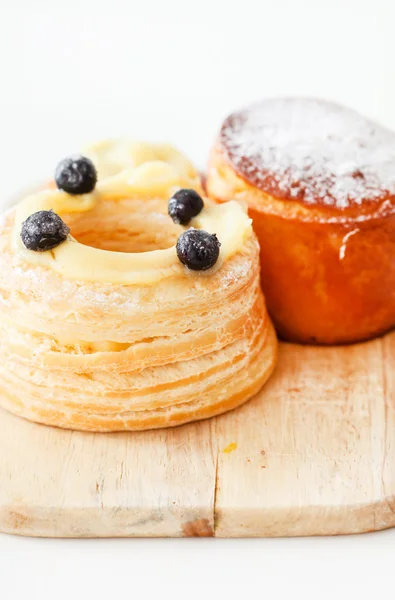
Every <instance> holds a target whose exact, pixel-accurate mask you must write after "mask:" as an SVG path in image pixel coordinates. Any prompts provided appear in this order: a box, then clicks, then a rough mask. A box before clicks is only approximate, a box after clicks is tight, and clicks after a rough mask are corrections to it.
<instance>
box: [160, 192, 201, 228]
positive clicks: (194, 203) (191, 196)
mask: <svg viewBox="0 0 395 600" xmlns="http://www.w3.org/2000/svg"><path fill="white" fill-rule="evenodd" d="M203 206H204V203H203V200H202V198H201V196H199V194H198V193H197V192H195V190H186V189H184V190H178V192H176V193H175V194H174V196H173V197H172V198H170V200H169V208H168V211H169V215H170V216H171V218H172V219H173V221H174V223H177V224H179V225H187V223H189V221H190V220H191V219H192V217H196V215H198V214H199V213H200V211H201V210H202V208H203Z"/></svg>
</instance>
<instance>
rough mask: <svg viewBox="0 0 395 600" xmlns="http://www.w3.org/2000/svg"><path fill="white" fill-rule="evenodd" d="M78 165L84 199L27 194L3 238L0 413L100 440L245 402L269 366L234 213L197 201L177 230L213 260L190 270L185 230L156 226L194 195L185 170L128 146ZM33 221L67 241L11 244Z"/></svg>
mask: <svg viewBox="0 0 395 600" xmlns="http://www.w3.org/2000/svg"><path fill="white" fill-rule="evenodd" d="M84 154H85V155H86V156H88V157H90V158H91V159H92V161H93V163H94V164H95V166H96V168H97V171H98V182H97V185H96V187H95V189H94V191H93V192H91V193H89V194H83V195H80V196H72V195H69V194H67V193H65V192H64V191H61V190H58V189H53V186H52V187H50V188H48V189H45V190H40V191H37V192H36V193H33V194H31V195H30V196H28V197H26V198H24V199H23V200H22V201H21V202H19V203H18V204H17V205H16V206H15V207H12V208H11V209H10V210H9V211H8V212H7V213H6V214H5V215H4V218H3V222H2V224H1V226H0V405H1V406H2V407H4V408H6V409H8V410H10V411H12V412H14V413H16V414H18V415H21V416H23V417H26V418H28V419H31V420H33V421H38V422H41V423H45V424H49V425H55V426H59V427H66V428H71V429H80V430H89V431H97V432H99V431H122V430H124V431H126V430H142V429H150V428H157V427H168V426H173V425H179V424H182V423H186V422H189V421H194V420H197V419H203V418H206V417H210V416H212V415H217V414H219V413H222V412H224V411H226V410H229V409H231V408H234V407H236V406H238V405H240V404H241V403H243V402H245V401H246V400H247V399H248V398H250V397H251V396H253V395H254V394H255V393H256V392H257V391H258V390H259V389H260V388H261V387H262V385H263V384H264V383H265V381H266V380H267V379H268V377H269V376H270V374H271V372H272V370H273V368H274V364H275V360H276V352H277V341H276V337H275V334H274V330H273V327H272V325H271V322H270V319H269V317H268V314H267V311H266V307H265V301H264V298H263V295H262V292H261V289H260V284H259V271H260V267H259V246H258V242H257V240H256V237H255V235H254V233H253V231H252V228H251V223H250V219H249V218H248V215H247V214H246V212H245V210H244V209H243V207H242V206H241V205H240V204H239V203H237V202H229V203H228V204H226V205H222V206H221V205H217V204H215V203H213V202H211V201H210V200H206V199H205V201H204V208H203V210H202V211H201V213H200V214H199V215H197V216H196V217H194V218H193V219H192V221H191V223H190V224H189V225H188V226H189V227H190V226H192V227H193V228H196V229H203V230H205V231H208V232H210V233H216V234H217V236H218V239H219V241H220V242H221V247H220V254H219V259H218V261H217V263H216V264H215V265H214V266H213V267H212V268H211V269H209V270H207V271H199V272H197V271H193V270H190V269H188V268H187V267H185V266H184V265H182V264H181V262H180V261H179V260H178V258H177V254H176V249H175V244H176V241H177V239H178V237H179V236H180V234H181V233H182V232H183V231H185V229H186V228H185V227H183V226H181V225H176V224H175V223H173V221H172V220H171V219H170V217H169V216H168V214H167V205H168V200H169V198H170V197H171V196H172V195H173V194H174V192H175V191H177V190H178V189H180V188H193V189H195V190H197V191H200V180H199V177H198V173H197V172H196V171H195V169H194V168H193V166H192V165H191V164H190V163H189V161H187V160H186V159H185V158H184V156H182V155H181V154H180V153H178V152H177V151H176V150H174V148H172V147H171V146H168V145H164V144H144V143H131V142H127V141H117V142H102V143H100V144H97V145H95V146H92V147H90V148H89V149H88V150H87V151H86V152H84ZM40 210H53V211H54V212H55V213H56V214H57V215H59V216H60V217H61V218H62V219H63V220H64V222H65V223H66V224H67V225H68V227H69V228H70V235H69V236H68V237H67V239H66V240H65V241H64V242H63V243H62V244H60V245H59V246H57V247H56V248H54V249H51V250H49V251H46V252H34V251H31V250H29V249H27V248H26V247H25V246H24V245H23V243H22V240H21V227H22V224H23V223H24V221H25V220H26V219H27V218H28V217H29V215H31V214H33V213H35V212H36V211H40Z"/></svg>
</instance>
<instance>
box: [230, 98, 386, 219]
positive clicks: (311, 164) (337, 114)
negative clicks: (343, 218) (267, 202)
mask: <svg viewBox="0 0 395 600" xmlns="http://www.w3.org/2000/svg"><path fill="white" fill-rule="evenodd" d="M220 146H221V149H222V151H223V152H224V153H225V155H226V156H227V158H228V160H229V161H230V162H231V164H232V166H233V168H234V169H235V170H236V172H237V173H238V174H239V175H240V176H241V177H243V179H245V180H246V181H247V182H249V183H250V184H252V185H254V186H255V187H257V188H259V189H261V190H262V191H264V192H267V193H268V194H270V195H273V196H276V197H278V198H290V199H291V200H298V201H300V202H304V203H306V204H315V205H325V206H328V207H334V208H338V209H345V208H347V207H352V206H356V205H361V204H363V203H365V202H371V203H372V202H373V203H378V202H380V201H381V200H384V199H385V198H387V197H388V196H392V195H395V133H393V132H392V131H389V130H388V129H385V128H384V127H382V126H380V125H378V124H376V123H375V122H373V121H370V120H368V119H366V118H365V117H362V116H361V115H359V114H358V113H357V112H355V111H353V110H351V109H349V108H345V107H342V106H339V105H337V104H334V103H331V102H324V101H322V100H315V99H307V98H284V99H271V100H264V101H263V102H259V103H257V104H254V105H252V106H250V107H248V108H247V109H245V110H242V111H240V112H236V113H233V114H232V115H230V116H229V117H228V118H227V119H226V120H225V122H224V124H223V126H222V129H221V132H220Z"/></svg>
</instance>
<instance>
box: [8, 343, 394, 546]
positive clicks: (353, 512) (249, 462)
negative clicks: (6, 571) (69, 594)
mask: <svg viewBox="0 0 395 600" xmlns="http://www.w3.org/2000/svg"><path fill="white" fill-rule="evenodd" d="M392 526H395V333H393V334H390V335H388V336H386V337H384V338H382V339H378V340H375V341H372V342H369V343H366V344H360V345H356V346H348V347H342V348H313V347H303V346H296V345H291V344H282V345H281V347H280V356H279V364H278V367H277V371H276V373H275V375H274V376H273V378H272V379H271V380H270V382H269V383H268V384H267V386H266V387H265V388H264V390H263V391H262V392H261V393H260V394H259V395H258V396H257V397H256V398H254V399H253V400H252V401H250V402H249V403H247V404H246V405H244V406H243V407H242V408H240V409H238V410H236V411H233V412H231V413H228V414H227V415H224V416H222V417H218V418H216V419H212V420H211V421H205V422H201V423H197V424H191V425H186V426H183V427H179V428H176V429H170V430H162V431H154V432H145V433H135V434H109V435H106V434H99V435H94V434H86V433H78V432H70V431H62V430H58V429H54V428H50V427H45V426H40V425H35V424H32V423H29V422H27V421H24V420H22V419H19V418H17V417H14V416H12V415H10V414H7V413H6V412H3V411H2V412H0V530H1V531H5V532H8V533H15V534H21V535H33V536H54V537H92V536H93V537H96V536H97V537H108V536H122V537H123V536H125V537H128V536H147V537H148V536H213V535H215V536H218V537H227V536H230V537H232V536H246V537H247V536H293V535H321V534H339V533H357V532H362V531H371V530H376V529H383V528H386V527H392Z"/></svg>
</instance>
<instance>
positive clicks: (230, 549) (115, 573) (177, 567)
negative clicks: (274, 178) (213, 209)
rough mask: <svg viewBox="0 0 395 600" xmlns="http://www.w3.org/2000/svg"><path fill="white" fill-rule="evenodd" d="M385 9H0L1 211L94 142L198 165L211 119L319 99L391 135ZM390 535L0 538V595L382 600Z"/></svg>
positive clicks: (39, 0)
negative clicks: (253, 107)
mask: <svg viewBox="0 0 395 600" xmlns="http://www.w3.org/2000/svg"><path fill="white" fill-rule="evenodd" d="M394 31H395V4H394V2H393V0H388V1H383V0H367V1H363V0H359V1H358V0H355V1H353V0H328V1H327V0H321V1H320V0H312V1H307V0H305V1H302V0H289V1H286V0H277V1H269V0H257V1H256V2H252V1H251V0H237V1H235V0H228V1H226V2H222V1H220V2H216V1H215V0H211V1H206V0H201V1H196V2H188V0H184V1H183V2H176V1H175V0H162V1H160V0H140V1H139V2H134V1H133V0H129V1H128V2H126V1H125V2H121V1H119V0H107V1H106V2H102V1H100V0H95V1H89V0H79V1H77V0H66V1H64V2H57V1H56V0H52V1H50V0H35V1H34V0H0V197H1V199H2V200H1V201H0V203H1V202H2V201H3V200H4V199H5V198H6V197H7V196H8V195H9V194H11V193H12V192H13V191H15V190H16V189H18V188H20V187H21V186H23V185H26V184H29V183H30V182H32V181H35V180H37V179H41V177H42V176H44V175H47V174H51V173H52V172H53V169H54V167H55V166H56V163H57V162H58V160H59V159H60V158H62V157H63V155H64V154H67V153H68V152H72V151H76V150H78V149H79V148H80V145H81V144H83V143H85V142H86V141H91V140H93V139H95V138H101V137H105V136H115V135H131V136H133V137H136V138H147V139H158V140H161V139H162V140H169V141H172V142H174V143H175V144H176V145H178V146H179V147H180V148H181V149H183V150H184V151H186V152H187V153H188V154H189V155H190V156H191V158H192V159H194V160H195V161H196V162H198V163H199V164H200V165H204V163H205V160H206V156H207V153H208V150H209V147H210V144H211V142H212V139H213V137H214V135H215V132H216V130H217V128H218V127H219V125H220V122H221V120H222V118H223V117H224V116H225V115H226V114H227V113H228V112H229V111H230V110H232V109H234V108H237V107H239V106H241V105H243V104H245V103H248V102H251V101H253V100H257V99H259V98H261V97H263V96H276V95H315V96H320V97H325V98H329V99H334V100H337V101H340V102H343V103H346V104H349V105H351V106H353V107H355V108H357V109H359V110H360V111H361V112H363V113H365V114H366V115H368V116H372V117H374V118H376V119H378V120H380V121H382V122H383V123H385V124H387V125H389V126H392V127H394V128H395V79H394V76H395V34H394ZM394 564H395V530H394V531H388V532H383V533H378V534H373V535H365V536H357V537H349V538H332V539H294V540H285V539H284V540H239V541H226V540H225V541H223V540H99V541H73V540H70V541H66V540H65V541H62V540H53V541H50V540H30V539H18V538H12V537H8V536H4V535H3V536H1V535H0V598H1V599H3V598H4V600H13V599H14V598H15V599H18V600H19V598H21V599H22V598H33V600H34V599H35V598H42V599H46V598H55V599H56V600H58V599H63V598H77V599H78V598H89V599H91V598H95V599H100V598H111V600H112V599H113V598H114V597H115V598H117V597H126V598H135V597H138V598H145V597H147V598H150V597H154V596H157V597H159V596H160V597H165V598H167V597H172V598H178V597H179V598H185V600H188V599H189V598H195V597H205V596H207V597H208V598H211V597H213V596H214V595H216V596H220V597H221V598H233V597H235V598H240V599H241V600H244V599H247V598H270V599H271V598H283V597H284V598H288V597H293V598H319V599H322V598H333V597H334V596H336V597H337V598H340V599H342V598H349V597H351V598H356V597H357V596H362V597H365V594H366V595H368V594H369V595H373V594H374V595H375V596H377V595H378V594H380V595H381V594H383V595H384V594H385V595H386V596H389V597H391V595H393V593H394V592H393V588H394V584H393V582H392V579H393V571H394Z"/></svg>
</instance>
